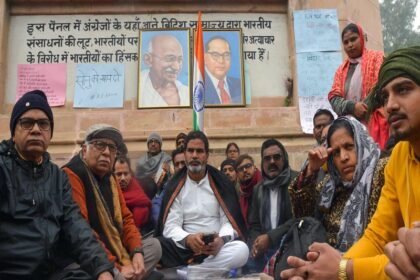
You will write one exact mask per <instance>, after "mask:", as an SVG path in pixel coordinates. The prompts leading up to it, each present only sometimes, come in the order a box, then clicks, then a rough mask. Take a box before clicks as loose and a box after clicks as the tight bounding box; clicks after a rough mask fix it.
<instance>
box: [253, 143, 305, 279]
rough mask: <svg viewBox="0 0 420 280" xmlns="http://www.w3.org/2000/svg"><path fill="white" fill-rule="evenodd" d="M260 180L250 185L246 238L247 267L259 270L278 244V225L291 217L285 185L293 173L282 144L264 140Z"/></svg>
mask: <svg viewBox="0 0 420 280" xmlns="http://www.w3.org/2000/svg"><path fill="white" fill-rule="evenodd" d="M261 159H262V163H261V166H262V176H263V180H262V181H261V183H260V184H258V185H257V186H255V187H254V191H253V194H252V203H251V208H250V209H249V212H250V213H249V216H248V221H249V241H250V246H251V256H252V258H253V260H251V261H249V262H248V268H249V269H250V270H251V271H254V272H261V271H262V269H263V266H264V265H265V264H266V263H267V261H268V259H269V258H270V257H271V255H272V254H274V252H275V250H276V249H277V248H278V246H279V242H280V238H281V236H278V235H279V234H278V233H279V231H278V230H277V229H278V228H279V226H281V225H282V224H283V223H285V222H286V221H287V220H289V219H290V218H292V217H293V214H292V205H291V202H290V197H289V192H288V185H289V183H290V181H291V180H292V179H293V178H294V177H296V176H297V172H296V171H293V170H292V169H291V168H290V166H289V158H288V155H287V152H286V149H285V148H284V147H283V145H282V144H281V143H280V142H279V141H277V140H275V139H268V140H266V141H264V143H263V144H262V146H261Z"/></svg>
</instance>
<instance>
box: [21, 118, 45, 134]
mask: <svg viewBox="0 0 420 280" xmlns="http://www.w3.org/2000/svg"><path fill="white" fill-rule="evenodd" d="M35 123H36V124H37V125H38V127H39V129H40V130H44V131H48V130H50V129H51V122H50V120H49V119H38V120H35V119H32V118H21V119H19V124H20V127H22V129H25V130H31V129H32V128H34V125H35Z"/></svg>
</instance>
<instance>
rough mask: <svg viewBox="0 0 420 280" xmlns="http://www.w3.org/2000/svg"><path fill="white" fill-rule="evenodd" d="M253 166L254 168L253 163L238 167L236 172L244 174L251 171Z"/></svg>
mask: <svg viewBox="0 0 420 280" xmlns="http://www.w3.org/2000/svg"><path fill="white" fill-rule="evenodd" d="M252 166H254V165H253V164H252V163H250V162H248V163H247V164H244V165H241V166H238V167H237V168H236V172H243V171H245V170H249V169H251V167H252Z"/></svg>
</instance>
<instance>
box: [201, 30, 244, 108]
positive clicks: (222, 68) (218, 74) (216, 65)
mask: <svg viewBox="0 0 420 280" xmlns="http://www.w3.org/2000/svg"><path fill="white" fill-rule="evenodd" d="M205 52H206V53H205V54H204V63H205V66H206V76H205V81H206V82H205V86H204V89H205V93H206V94H205V98H206V104H210V105H212V104H241V103H242V95H241V82H240V80H239V79H237V78H234V77H230V76H227V73H228V72H229V69H230V65H231V49H230V45H229V42H228V41H227V40H226V39H225V38H223V37H221V36H215V37H212V38H210V39H209V40H208V41H207V43H206V45H205Z"/></svg>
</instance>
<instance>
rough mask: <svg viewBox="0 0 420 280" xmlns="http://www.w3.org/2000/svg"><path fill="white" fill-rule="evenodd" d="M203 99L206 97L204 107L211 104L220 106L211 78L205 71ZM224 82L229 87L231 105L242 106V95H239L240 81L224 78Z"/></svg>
mask: <svg viewBox="0 0 420 280" xmlns="http://www.w3.org/2000/svg"><path fill="white" fill-rule="evenodd" d="M205 79H206V80H205V85H204V90H205V97H206V105H212V104H221V103H220V99H219V96H218V95H217V91H216V88H215V87H214V85H213V83H212V82H211V78H210V76H209V74H208V73H207V71H206V78H205ZM226 82H227V84H228V87H229V94H230V97H231V101H232V103H231V104H242V95H241V81H240V80H239V79H237V78H233V77H226Z"/></svg>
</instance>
